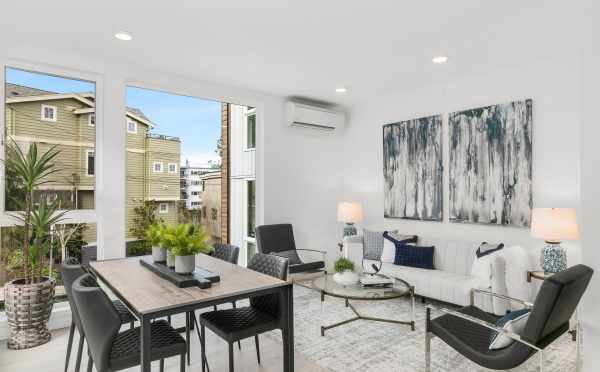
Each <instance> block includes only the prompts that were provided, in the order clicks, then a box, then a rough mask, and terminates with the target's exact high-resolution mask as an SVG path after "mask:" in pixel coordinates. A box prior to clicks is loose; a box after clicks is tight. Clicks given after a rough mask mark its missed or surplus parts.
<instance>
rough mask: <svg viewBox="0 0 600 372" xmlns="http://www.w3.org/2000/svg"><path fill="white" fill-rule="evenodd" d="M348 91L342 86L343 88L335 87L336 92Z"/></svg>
mask: <svg viewBox="0 0 600 372" xmlns="http://www.w3.org/2000/svg"><path fill="white" fill-rule="evenodd" d="M347 91H348V89H347V88H344V87H341V88H335V92H336V93H346V92H347Z"/></svg>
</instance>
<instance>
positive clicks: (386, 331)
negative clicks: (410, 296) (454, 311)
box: [268, 285, 576, 372]
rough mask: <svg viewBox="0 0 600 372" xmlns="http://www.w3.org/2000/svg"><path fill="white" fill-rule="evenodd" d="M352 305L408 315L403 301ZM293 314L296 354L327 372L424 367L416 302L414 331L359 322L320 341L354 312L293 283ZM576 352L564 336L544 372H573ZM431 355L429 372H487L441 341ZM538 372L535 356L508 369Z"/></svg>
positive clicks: (421, 316) (421, 313) (368, 311)
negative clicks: (298, 353) (323, 332)
mask: <svg viewBox="0 0 600 372" xmlns="http://www.w3.org/2000/svg"><path fill="white" fill-rule="evenodd" d="M352 304H353V305H354V307H355V308H356V309H357V310H358V311H359V312H360V313H362V314H363V315H370V316H376V317H383V318H391V319H398V320H407V319H408V317H409V314H410V313H409V309H410V302H409V301H408V300H407V299H397V300H388V301H353V302H352ZM294 315H295V317H294V333H295V349H296V351H298V352H300V353H302V354H303V355H305V356H306V358H308V359H309V360H311V361H313V362H314V363H316V364H318V365H319V366H320V367H322V368H324V369H325V370H329V371H339V372H353V371H361V372H364V371H378V372H387V371H400V372H404V371H406V372H408V371H411V372H412V371H424V369H425V362H424V361H425V359H424V358H425V351H424V340H425V336H424V329H425V327H424V324H425V305H423V304H421V303H420V302H419V301H417V304H416V309H415V320H416V330H415V331H411V330H410V327H409V326H403V325H397V324H388V323H380V322H372V321H366V320H359V321H356V322H352V323H349V324H346V325H343V326H340V327H338V328H334V329H330V330H327V331H326V332H325V336H324V337H322V336H321V333H320V326H321V325H328V324H332V323H336V322H339V321H342V320H345V319H348V318H351V317H352V316H353V315H354V314H353V313H352V311H351V310H350V309H348V308H346V307H345V306H344V300H342V299H338V298H333V297H328V296H326V297H325V302H324V303H323V304H322V303H321V301H320V294H319V293H318V292H316V291H314V290H311V289H307V288H304V287H301V286H297V285H296V286H294ZM438 315H439V314H435V313H433V314H432V316H434V317H435V316H438ZM268 337H273V338H277V339H281V334H280V333H279V332H271V333H269V334H268ZM575 351H576V345H575V342H573V341H571V338H570V335H569V334H567V335H564V336H562V337H561V338H560V339H558V340H557V341H556V342H555V343H554V344H552V345H551V346H550V347H549V348H548V349H546V355H545V356H546V371H552V372H571V371H573V372H574V371H575ZM431 355H432V358H431V359H432V364H431V368H432V371H433V372H438V371H448V372H450V371H460V372H481V371H491V370H488V369H486V368H482V367H479V366H478V365H476V364H475V363H473V362H470V361H469V360H467V359H466V358H464V357H463V356H461V355H460V354H458V353H457V352H456V351H454V350H453V349H452V348H450V347H449V346H448V345H446V344H445V343H443V342H441V341H439V339H434V340H433V341H432V344H431ZM538 370H539V358H538V357H537V356H533V357H532V358H530V360H529V361H527V362H526V363H524V364H522V365H521V366H520V367H518V368H515V369H513V370H512V371H523V372H529V371H531V372H534V371H536V372H537V371H538Z"/></svg>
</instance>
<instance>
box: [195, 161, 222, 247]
mask: <svg viewBox="0 0 600 372" xmlns="http://www.w3.org/2000/svg"><path fill="white" fill-rule="evenodd" d="M200 182H201V185H202V186H201V187H202V194H201V199H202V210H201V219H200V224H201V225H203V226H204V227H206V229H207V231H208V233H209V234H210V236H211V238H212V240H213V242H214V243H220V242H221V172H211V173H205V174H204V175H202V176H200Z"/></svg>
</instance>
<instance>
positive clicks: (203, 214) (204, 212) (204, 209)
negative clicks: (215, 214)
mask: <svg viewBox="0 0 600 372" xmlns="http://www.w3.org/2000/svg"><path fill="white" fill-rule="evenodd" d="M202 218H206V207H202Z"/></svg>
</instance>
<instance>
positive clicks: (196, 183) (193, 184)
mask: <svg viewBox="0 0 600 372" xmlns="http://www.w3.org/2000/svg"><path fill="white" fill-rule="evenodd" d="M191 183H192V186H199V185H200V181H192V182H191Z"/></svg>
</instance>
